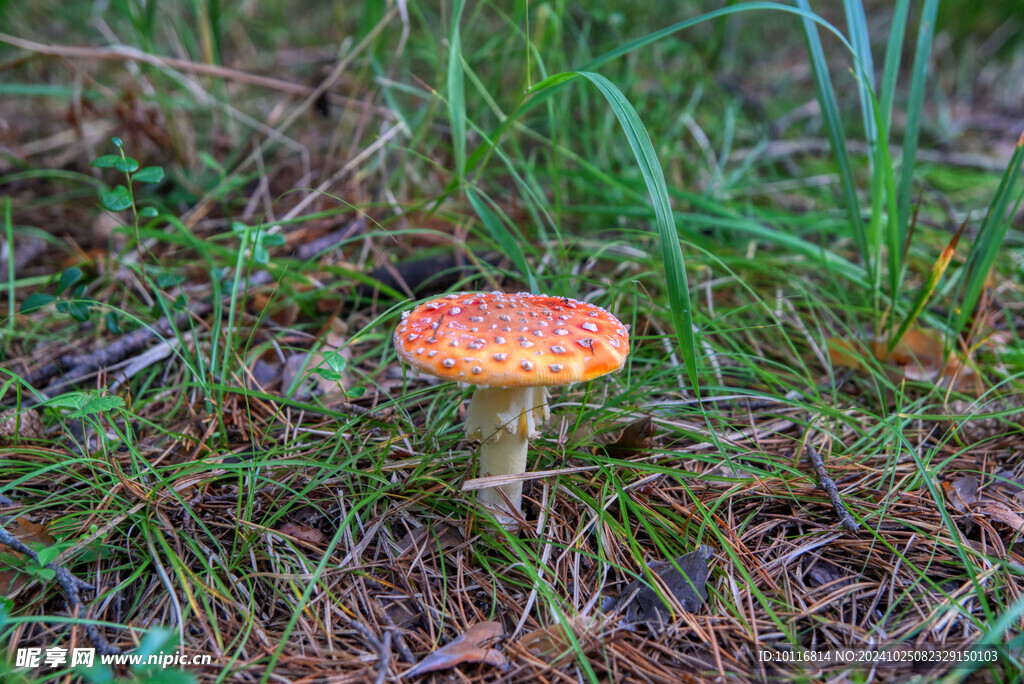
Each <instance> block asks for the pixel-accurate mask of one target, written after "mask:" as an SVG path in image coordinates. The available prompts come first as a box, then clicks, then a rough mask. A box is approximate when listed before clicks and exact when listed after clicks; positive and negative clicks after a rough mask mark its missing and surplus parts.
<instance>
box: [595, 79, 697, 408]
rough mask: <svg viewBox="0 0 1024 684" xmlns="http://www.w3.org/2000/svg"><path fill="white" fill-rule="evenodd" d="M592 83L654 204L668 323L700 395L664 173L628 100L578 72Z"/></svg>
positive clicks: (683, 266)
mask: <svg viewBox="0 0 1024 684" xmlns="http://www.w3.org/2000/svg"><path fill="white" fill-rule="evenodd" d="M579 74H580V76H583V77H584V78H586V79H587V80H588V81H590V82H591V83H593V84H594V85H595V86H596V87H597V89H598V90H599V91H601V94H602V95H604V98H605V100H607V101H608V104H609V105H611V108H612V111H613V112H614V113H615V117H616V118H617V119H618V120H619V124H620V125H621V126H622V132H623V133H625V135H626V140H627V141H628V142H629V147H630V149H631V150H632V151H633V156H634V157H635V158H636V161H637V164H638V165H639V167H640V173H641V175H642V176H643V178H644V184H645V185H646V186H647V192H648V193H649V194H650V197H651V203H652V204H653V206H654V217H655V225H656V226H657V228H658V235H659V240H658V241H659V242H660V243H661V261H662V264H663V265H664V267H665V279H666V284H667V288H666V289H667V290H668V299H669V305H670V307H671V309H672V311H671V313H672V323H673V325H674V327H675V329H676V339H677V340H678V342H679V351H680V353H681V354H682V356H683V363H685V364H686V372H687V375H688V376H689V378H690V384H691V385H692V386H693V389H694V392H696V393H697V396H698V397H700V384H699V382H698V380H697V341H696V335H695V332H694V328H693V312H692V309H691V303H690V285H689V282H688V281H687V279H686V264H685V263H684V262H683V251H682V248H681V247H680V245H679V231H678V230H677V229H676V223H675V218H673V216H672V203H671V201H670V200H669V195H668V186H667V185H666V183H665V173H664V171H663V170H662V168H661V162H659V161H658V155H657V154H656V153H655V152H654V145H653V144H652V143H651V136H650V135H648V133H647V129H646V128H644V124H643V122H642V121H641V120H640V115H639V114H637V112H636V109H634V108H633V105H631V104H630V103H629V100H627V99H626V96H625V95H623V94H622V92H621V91H620V90H619V89H618V88H617V87H615V84H613V83H612V82H611V81H609V80H608V79H607V78H605V77H604V76H602V75H601V74H596V73H592V72H587V71H582V72H579Z"/></svg>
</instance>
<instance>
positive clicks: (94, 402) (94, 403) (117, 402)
mask: <svg viewBox="0 0 1024 684" xmlns="http://www.w3.org/2000/svg"><path fill="white" fill-rule="evenodd" d="M85 397H86V398H85V402H84V403H83V404H82V406H81V407H79V408H77V409H75V410H74V411H72V412H71V413H70V414H69V415H70V417H71V418H85V417H86V416H89V415H92V414H95V413H104V412H106V411H113V410H115V409H120V408H123V407H124V399H122V398H121V397H116V396H105V397H101V396H97V395H85Z"/></svg>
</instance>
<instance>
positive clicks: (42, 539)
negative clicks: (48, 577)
mask: <svg viewBox="0 0 1024 684" xmlns="http://www.w3.org/2000/svg"><path fill="white" fill-rule="evenodd" d="M7 531H8V532H10V533H11V534H12V535H14V537H16V538H17V539H18V540H19V541H21V542H23V543H24V544H25V545H27V546H32V545H33V544H37V543H38V544H43V545H44V546H50V545H51V544H55V543H56V542H57V540H56V539H54V538H53V537H52V536H50V533H49V532H47V531H46V525H39V524H37V523H34V522H32V521H31V520H29V519H28V518H15V519H14V521H13V522H11V523H8V525H7ZM31 579H32V577H31V576H30V575H28V574H26V573H24V572H21V571H20V570H19V569H18V568H17V567H15V566H12V565H11V564H9V563H6V562H5V561H4V560H3V558H0V596H6V597H8V598H13V597H14V596H15V595H16V594H17V593H18V591H20V590H21V588H22V587H24V586H25V585H26V584H28V582H29V580H31Z"/></svg>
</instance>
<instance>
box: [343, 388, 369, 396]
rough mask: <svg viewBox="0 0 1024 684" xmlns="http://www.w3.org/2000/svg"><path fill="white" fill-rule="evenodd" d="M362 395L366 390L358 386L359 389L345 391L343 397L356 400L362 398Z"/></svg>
mask: <svg viewBox="0 0 1024 684" xmlns="http://www.w3.org/2000/svg"><path fill="white" fill-rule="evenodd" d="M364 394H366V388H365V387H362V386H360V387H353V388H352V389H350V390H345V396H347V397H352V398H353V399H358V398H359V397H361V396H363V395H364Z"/></svg>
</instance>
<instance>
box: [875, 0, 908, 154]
mask: <svg viewBox="0 0 1024 684" xmlns="http://www.w3.org/2000/svg"><path fill="white" fill-rule="evenodd" d="M909 13H910V0H898V2H897V3H896V7H895V8H894V9H893V13H892V29H890V31H889V42H888V43H887V44H886V45H887V47H886V49H885V66H884V67H883V68H882V92H881V93H880V95H879V97H880V98H881V100H880V102H879V104H880V106H881V108H882V116H883V119H884V124H885V125H884V126H883V129H882V140H884V141H886V142H888V132H889V130H890V126H892V106H893V97H894V96H895V94H896V80H897V78H898V77H899V75H900V61H901V59H902V57H903V39H904V38H905V37H906V35H907V15H908V14H909Z"/></svg>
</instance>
